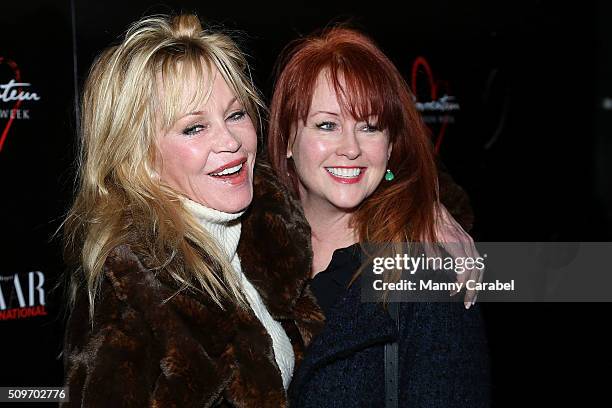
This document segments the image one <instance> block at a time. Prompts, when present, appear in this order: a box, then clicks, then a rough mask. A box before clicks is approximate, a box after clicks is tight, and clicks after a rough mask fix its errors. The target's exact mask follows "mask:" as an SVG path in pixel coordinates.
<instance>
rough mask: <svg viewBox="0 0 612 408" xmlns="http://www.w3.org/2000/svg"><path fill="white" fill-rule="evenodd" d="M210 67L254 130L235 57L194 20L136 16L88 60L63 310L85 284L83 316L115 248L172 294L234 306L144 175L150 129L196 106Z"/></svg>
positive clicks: (198, 239)
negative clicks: (163, 280)
mask: <svg viewBox="0 0 612 408" xmlns="http://www.w3.org/2000/svg"><path fill="white" fill-rule="evenodd" d="M214 68H216V69H217V71H218V72H219V74H220V75H221V76H222V78H223V79H224V80H225V82H226V83H227V85H228V86H229V87H230V89H232V91H233V92H234V94H235V95H236V97H237V98H238V99H239V100H240V101H241V103H242V104H243V105H244V107H245V109H246V111H247V113H248V114H249V116H250V118H251V119H252V120H253V122H254V124H255V125H256V127H259V125H260V124H261V120H260V116H259V112H260V109H262V108H263V104H262V103H261V98H260V97H259V94H258V92H257V90H256V88H255V87H254V85H253V81H252V78H251V76H250V72H249V68H248V64H247V62H246V60H245V57H244V55H243V54H242V53H241V51H240V50H239V49H238V47H237V46H236V44H235V43H234V42H233V41H232V39H231V38H230V37H228V36H227V35H225V34H222V33H220V32H212V31H210V30H204V29H203V28H202V25H201V23H200V20H199V19H198V18H197V17H196V16H194V15H178V16H175V17H169V16H163V15H162V16H152V17H147V18H144V19H142V20H140V21H138V22H136V23H134V24H133V25H132V26H131V27H130V28H129V29H128V31H127V33H126V34H125V38H124V39H123V41H122V42H121V43H120V44H119V45H116V46H111V47H110V48H108V49H106V50H105V51H103V52H102V54H101V55H100V56H99V57H98V58H97V59H96V61H95V62H94V64H93V66H92V68H91V70H90V73H89V76H88V78H87V81H86V83H85V87H84V91H83V100H82V109H81V129H80V152H79V159H78V163H77V166H78V169H77V173H78V177H77V185H76V197H75V200H74V203H73V205H72V208H71V209H70V211H69V213H68V215H67V217H66V219H65V220H64V223H63V231H64V244H65V245H64V247H65V257H66V260H67V262H68V263H69V264H72V265H74V266H76V268H77V271H76V272H75V273H72V274H71V276H70V284H69V293H68V296H69V300H70V302H69V304H70V306H73V305H74V301H75V297H76V291H77V289H78V288H79V287H80V286H86V287H87V291H88V295H89V305H90V317H93V312H94V306H95V301H96V298H97V296H98V293H99V290H100V283H101V280H102V270H103V266H104V263H105V261H106V258H107V257H108V255H109V254H110V252H111V251H112V250H113V248H115V247H117V246H119V245H122V244H125V243H130V245H131V247H132V249H133V250H135V252H136V253H138V254H139V255H140V256H142V257H143V259H146V260H147V266H149V265H152V266H150V267H151V268H152V269H153V270H162V269H163V270H165V271H167V272H168V273H169V274H170V275H171V276H172V278H173V279H174V280H175V281H176V282H177V284H178V287H179V289H178V291H181V290H185V289H191V290H195V291H198V292H201V293H204V294H206V295H208V296H210V297H211V298H212V299H213V301H214V302H216V303H217V304H218V305H219V306H220V307H221V305H222V299H223V298H225V297H229V298H230V299H232V301H234V302H235V303H236V304H239V305H242V306H243V305H244V298H243V295H242V294H241V291H240V290H239V288H240V287H239V283H238V281H237V278H236V277H235V275H234V273H233V271H232V268H231V266H230V264H229V260H228V259H227V256H224V254H223V252H222V251H221V249H220V247H219V245H218V244H216V243H215V242H214V240H213V239H212V237H211V236H210V235H209V234H207V233H206V231H204V230H203V229H202V228H201V227H200V226H199V224H198V222H197V221H196V220H195V219H194V218H193V217H192V216H191V215H190V213H189V212H188V211H187V210H186V209H185V208H184V207H183V205H182V204H181V200H180V197H181V194H180V193H179V192H177V191H174V190H172V189H171V188H170V187H168V186H166V185H164V184H163V183H161V182H160V181H159V180H158V179H156V173H155V170H154V168H153V167H154V163H155V160H156V157H159V155H158V154H157V152H156V147H155V146H156V144H155V137H156V132H159V129H167V128H168V127H169V126H171V125H172V124H173V123H174V122H175V121H176V120H177V119H178V118H179V117H181V116H182V115H184V114H185V113H186V112H188V111H190V110H189V108H190V107H191V105H192V104H200V103H205V102H206V100H207V98H208V97H209V96H210V92H211V89H212V81H213V80H214V79H213V78H210V75H208V76H207V73H210V72H212V70H213V69H214ZM193 72H195V73H196V77H197V78H198V83H195V84H193V87H192V88H193V91H194V92H193V98H191V100H190V101H189V105H190V106H185V102H184V101H185V98H184V96H183V95H181V93H182V92H183V89H185V87H184V85H185V81H186V80H187V79H188V78H189V77H190V75H189V74H190V73H193ZM191 77H192V76H191ZM160 90H162V91H163V98H162V97H161V96H160V95H159V93H160ZM195 106H197V105H195ZM177 293H178V292H177Z"/></svg>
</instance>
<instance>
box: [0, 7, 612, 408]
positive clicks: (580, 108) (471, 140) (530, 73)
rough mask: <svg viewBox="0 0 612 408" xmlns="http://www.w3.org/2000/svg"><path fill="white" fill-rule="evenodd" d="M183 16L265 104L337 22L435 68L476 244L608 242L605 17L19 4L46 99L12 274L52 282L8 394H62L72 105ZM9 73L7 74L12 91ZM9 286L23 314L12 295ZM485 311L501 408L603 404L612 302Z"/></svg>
mask: <svg viewBox="0 0 612 408" xmlns="http://www.w3.org/2000/svg"><path fill="white" fill-rule="evenodd" d="M181 10H182V11H195V12H197V13H198V15H199V16H200V17H201V18H202V19H203V20H204V22H205V23H210V24H215V25H216V24H221V25H222V26H224V27H225V28H227V29H229V30H233V31H237V32H235V33H234V34H235V36H236V38H237V40H238V42H239V44H240V45H241V47H242V49H243V50H244V51H245V52H247V53H248V54H249V55H250V63H251V65H252V69H253V70H254V73H255V80H256V83H257V85H258V86H259V88H260V89H261V90H262V92H263V94H264V95H265V96H266V98H269V96H270V93H271V87H272V80H273V76H272V68H273V64H274V61H275V58H276V56H277V55H278V54H279V52H280V51H281V50H282V48H283V47H284V45H285V44H287V43H288V42H289V41H290V40H292V39H294V38H297V37H298V36H299V35H303V34H308V33H310V32H311V31H313V30H314V29H317V28H321V27H323V26H325V25H327V24H330V23H331V22H336V21H348V22H350V23H351V24H352V25H353V26H354V27H357V28H360V29H362V30H364V31H365V32H366V33H368V34H369V35H370V36H372V37H373V38H374V39H375V40H376V41H377V43H378V44H379V45H380V46H381V48H382V49H383V50H384V51H385V52H386V53H387V54H388V55H389V56H390V57H391V59H392V60H393V61H394V62H395V63H396V65H397V66H398V68H399V69H400V71H401V72H402V73H403V74H404V75H405V77H406V79H407V80H408V81H409V82H410V81H411V79H412V78H411V69H412V64H413V62H414V60H415V59H416V58H417V57H418V56H423V57H425V58H426V59H427V61H428V62H429V64H430V66H431V68H432V71H433V75H434V79H435V80H436V81H438V84H439V89H440V90H442V89H444V90H446V91H448V92H449V94H450V95H453V96H455V98H456V101H457V102H458V103H459V104H460V106H461V109H460V111H458V112H455V114H454V115H453V119H454V123H450V124H449V125H448V127H447V128H446V131H445V133H444V140H443V143H442V144H441V147H440V150H439V154H440V156H441V158H442V160H443V162H444V163H445V164H446V166H447V167H448V169H449V171H450V173H451V174H452V175H453V176H454V177H455V179H456V180H457V182H458V183H459V184H460V185H462V186H463V187H464V188H465V189H466V190H467V192H468V193H469V195H470V197H471V200H472V204H473V207H474V210H475V214H476V224H475V227H474V230H473V235H474V237H475V239H476V240H480V241H612V239H611V238H612V188H611V186H612V183H610V179H611V177H610V175H611V170H612V165H611V164H610V160H609V158H610V157H612V75H611V73H612V28H611V27H612V26H611V25H610V24H609V22H608V21H609V20H610V17H612V6H610V5H609V3H605V2H603V1H600V2H587V1H583V2H579V3H573V4H571V5H570V4H567V5H563V4H561V2H552V1H550V2H546V1H535V0H531V1H497V2H493V1H491V2H487V1H461V2H459V1H451V0H444V1H442V0H438V1H427V2H409V3H405V4H403V5H401V6H400V3H399V2H395V1H376V2H367V3H363V4H358V3H356V2H354V1H336V2H330V1H322V2H318V1H310V2H297V1H294V2H286V3H279V4H273V3H264V2H236V1H234V2H201V1H183V2H176V1H164V2H163V3H162V2H152V1H130V2H127V1H116V0H109V1H105V2H93V1H90V2H87V1H83V0H74V1H73V2H71V1H69V0H61V1H42V0H37V1H27V2H25V1H22V2H11V3H8V4H3V5H2V8H1V10H0V13H1V14H0V57H5V58H10V59H11V60H13V61H15V62H17V63H18V65H19V68H20V69H21V75H22V80H23V81H24V82H30V83H31V84H32V86H31V88H32V89H31V91H35V92H37V94H38V95H40V96H41V100H40V101H36V102H34V101H31V102H24V104H23V105H22V107H21V108H23V109H29V116H30V119H29V120H15V121H14V122H13V124H12V126H11V129H10V132H9V134H8V137H7V139H6V141H5V144H4V147H3V150H2V151H0V188H1V190H0V212H1V213H0V214H1V215H0V275H1V276H11V275H14V274H19V276H25V275H24V274H25V273H27V272H29V271H42V272H43V273H44V274H45V279H46V281H45V288H46V296H47V297H46V304H45V306H46V310H47V315H46V316H42V317H32V318H27V319H18V320H5V321H3V320H0V339H1V340H0V342H1V343H0V344H1V346H2V357H1V359H2V362H1V363H0V386H8V385H14V386H16V385H21V386H45V385H47V386H50V385H60V384H61V383H62V375H63V368H62V363H61V360H59V359H57V356H58V355H59V353H60V352H61V338H62V329H63V327H62V319H63V315H62V313H61V305H62V304H63V299H62V297H61V291H60V290H58V291H53V290H52V289H51V288H52V287H53V286H54V285H55V284H56V283H57V281H58V277H59V276H60V274H61V273H62V272H63V263H62V259H61V250H60V248H61V245H60V242H59V240H58V239H57V238H56V239H53V238H52V235H53V233H54V231H55V229H56V228H57V227H58V226H59V224H60V222H61V219H62V215H63V214H64V213H65V211H66V210H67V208H68V206H69V203H70V199H71V196H72V188H73V185H72V183H73V181H72V180H73V177H74V167H73V160H74V150H75V120H76V119H75V115H74V110H75V95H76V94H77V93H78V92H80V86H81V85H82V82H83V80H84V78H85V76H86V74H87V70H88V69H89V66H90V65H91V63H92V61H93V59H94V57H95V56H96V55H97V54H98V53H99V52H100V51H101V50H102V49H103V48H104V47H106V46H107V45H109V44H110V43H112V42H117V41H118V40H119V38H120V35H121V33H122V32H123V31H124V30H125V28H126V27H127V26H128V25H129V24H130V23H131V22H133V21H135V20H136V19H138V18H139V17H142V16H144V15H148V14H153V13H169V12H173V11H181ZM11 75H12V74H11V72H10V70H9V69H8V66H6V65H5V64H4V65H2V64H0V83H1V84H4V83H6V82H8V81H9V80H10V78H11V77H12V76H11ZM420 75H421V74H420ZM418 79H419V81H418V84H419V85H418V88H419V89H416V90H415V92H416V93H417V95H418V96H419V100H421V99H423V100H426V99H427V96H428V92H429V89H427V86H424V84H426V82H424V80H423V77H422V76H419V77H418ZM75 87H76V89H77V90H76V91H75ZM268 100H269V99H268ZM10 108H11V106H9V104H7V103H3V102H1V101H0V109H10ZM6 121H7V120H6V119H0V131H2V130H4V127H5V125H6ZM439 131H440V125H432V133H433V134H434V135H437V134H438V133H439ZM602 267H607V268H609V266H604V265H602ZM24 282H25V281H24ZM0 283H1V284H2V285H3V288H5V289H4V290H5V293H4V295H5V298H7V302H9V300H8V297H9V296H10V294H7V291H8V289H6V288H9V286H8V283H10V282H0ZM13 306H14V305H13ZM481 307H482V310H483V312H484V314H485V318H486V324H487V330H488V333H489V339H490V348H491V358H492V368H493V375H494V377H493V379H494V389H493V392H494V394H493V397H494V402H495V406H515V405H517V404H520V405H524V404H529V405H532V404H533V405H535V404H543V405H544V404H545V405H546V406H551V405H553V404H558V405H563V406H565V405H569V404H570V402H573V401H575V402H577V403H580V404H581V405H583V404H586V403H587V401H588V400H593V401H595V400H596V398H597V397H598V396H603V395H604V391H605V386H606V385H607V380H606V376H608V379H609V374H608V373H607V370H609V369H610V368H612V364H610V357H609V355H610V353H609V347H610V346H609V345H610V340H611V337H612V336H611V335H610V334H609V332H608V331H607V330H605V327H606V326H607V323H608V321H609V316H610V312H611V311H612V308H611V307H610V304H609V303H566V304H562V303H549V304H543V303H520V304H519V303H513V304H499V303H498V304H491V303H489V304H481ZM602 375H603V376H602Z"/></svg>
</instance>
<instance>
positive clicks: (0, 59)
mask: <svg viewBox="0 0 612 408" xmlns="http://www.w3.org/2000/svg"><path fill="white" fill-rule="evenodd" d="M2 64H6V65H8V66H9V67H10V68H11V70H12V71H13V76H14V77H15V82H21V72H20V71H19V67H18V66H17V63H16V62H15V61H13V60H10V59H8V58H4V57H0V65H2ZM17 89H18V91H19V92H21V91H22V88H17ZM21 102H23V101H22V100H21V99H19V100H17V102H15V104H14V105H13V107H12V108H11V109H10V111H9V112H10V113H9V119H8V122H7V123H6V125H5V126H4V129H3V130H2V135H1V136H0V152H2V148H3V147H4V142H5V141H6V137H7V136H8V132H9V130H10V129H11V125H12V124H13V120H15V115H11V113H12V112H14V110H15V109H18V108H19V106H20V105H21Z"/></svg>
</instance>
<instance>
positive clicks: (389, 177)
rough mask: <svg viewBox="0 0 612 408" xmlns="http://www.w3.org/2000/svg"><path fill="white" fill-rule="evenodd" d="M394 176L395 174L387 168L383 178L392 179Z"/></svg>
mask: <svg viewBox="0 0 612 408" xmlns="http://www.w3.org/2000/svg"><path fill="white" fill-rule="evenodd" d="M394 178H395V174H393V172H392V171H391V170H389V169H387V172H386V173H385V180H387V181H393V179H394Z"/></svg>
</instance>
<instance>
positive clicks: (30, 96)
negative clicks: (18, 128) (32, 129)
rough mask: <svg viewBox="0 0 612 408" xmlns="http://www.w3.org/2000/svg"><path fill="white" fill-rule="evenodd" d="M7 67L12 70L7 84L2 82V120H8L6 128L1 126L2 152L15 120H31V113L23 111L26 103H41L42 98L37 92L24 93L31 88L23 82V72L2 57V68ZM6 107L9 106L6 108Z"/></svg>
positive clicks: (0, 82)
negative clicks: (22, 106) (23, 105)
mask: <svg viewBox="0 0 612 408" xmlns="http://www.w3.org/2000/svg"><path fill="white" fill-rule="evenodd" d="M3 65H6V66H8V67H9V69H10V72H9V73H10V76H11V77H10V79H9V80H8V81H7V82H3V81H2V80H0V102H1V103H2V105H1V106H0V120H3V119H6V123H5V124H4V126H2V125H0V130H1V131H2V133H1V134H0V152H2V148H3V147H4V143H5V142H6V139H7V137H8V134H9V131H10V130H11V126H12V125H13V122H14V120H15V119H26V120H27V119H29V118H30V111H29V110H28V109H21V105H22V104H23V102H24V101H39V100H40V96H38V94H36V92H28V91H24V88H27V87H29V86H31V84H30V83H28V82H21V71H20V70H19V66H17V63H16V62H15V61H13V60H10V59H8V58H4V57H0V67H1V66H3ZM5 105H8V106H7V107H6V108H5Z"/></svg>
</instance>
